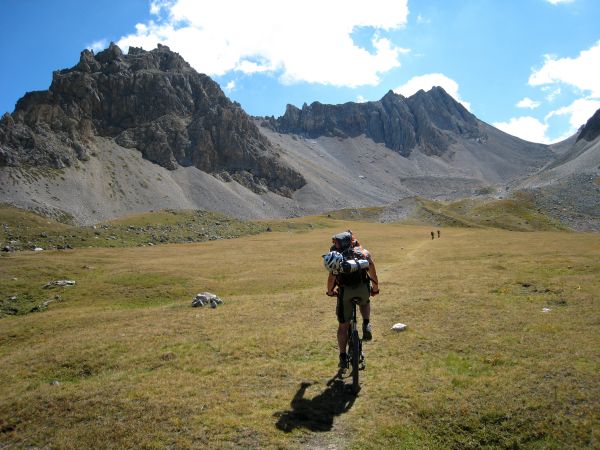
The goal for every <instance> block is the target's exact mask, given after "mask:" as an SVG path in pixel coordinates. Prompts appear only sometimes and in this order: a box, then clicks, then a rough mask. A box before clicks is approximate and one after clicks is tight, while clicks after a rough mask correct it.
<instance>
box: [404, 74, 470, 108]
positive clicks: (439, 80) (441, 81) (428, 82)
mask: <svg viewBox="0 0 600 450" xmlns="http://www.w3.org/2000/svg"><path fill="white" fill-rule="evenodd" d="M434 86H441V87H442V88H444V90H445V91H446V92H447V93H448V94H450V95H451V96H452V97H453V98H454V99H455V100H456V101H457V102H460V103H461V104H462V105H463V106H464V107H465V108H467V109H468V110H469V111H470V110H471V103H469V102H467V101H465V100H463V99H461V98H460V95H459V94H458V83H457V82H456V81H454V80H453V79H452V78H448V77H447V76H446V75H444V74H442V73H428V74H426V75H421V76H416V77H413V78H411V79H410V80H408V81H407V82H406V83H404V84H403V85H402V86H400V87H398V88H396V89H394V92H395V93H396V94H401V95H403V96H405V97H410V96H411V95H413V94H414V93H415V92H417V91H419V90H420V89H423V90H424V91H428V90H429V89H431V88H432V87H434Z"/></svg>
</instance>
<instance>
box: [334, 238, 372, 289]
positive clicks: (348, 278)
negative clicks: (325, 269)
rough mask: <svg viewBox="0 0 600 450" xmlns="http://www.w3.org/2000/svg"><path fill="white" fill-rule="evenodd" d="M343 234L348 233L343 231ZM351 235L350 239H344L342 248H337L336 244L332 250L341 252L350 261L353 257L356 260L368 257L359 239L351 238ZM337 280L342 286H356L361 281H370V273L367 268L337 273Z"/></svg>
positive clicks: (345, 259)
mask: <svg viewBox="0 0 600 450" xmlns="http://www.w3.org/2000/svg"><path fill="white" fill-rule="evenodd" d="M340 234H342V233H340ZM343 234H346V233H343ZM337 236H339V235H336V237H337ZM351 236H352V235H350V239H348V240H346V239H344V241H342V248H341V249H337V248H336V247H335V245H332V246H331V251H338V252H340V253H341V254H342V256H343V257H344V261H348V260H352V259H355V260H358V259H366V258H365V255H364V254H363V252H362V249H361V247H360V245H359V244H358V241H353V240H352V239H351ZM344 237H345V236H344ZM336 280H337V283H338V285H340V286H350V287H355V286H358V285H359V284H361V283H368V282H369V275H368V273H367V269H361V270H357V271H355V272H350V273H340V274H337V275H336Z"/></svg>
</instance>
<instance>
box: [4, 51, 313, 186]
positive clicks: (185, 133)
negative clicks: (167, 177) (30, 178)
mask: <svg viewBox="0 0 600 450" xmlns="http://www.w3.org/2000/svg"><path fill="white" fill-rule="evenodd" d="M95 136H100V137H104V138H109V139H114V141H115V142H116V143H117V144H119V145H121V146H123V147H126V148H131V149H137V150H139V151H140V152H141V153H142V154H143V156H144V157H145V158H146V159H148V160H150V161H152V162H154V163H156V164H159V165H161V166H163V167H165V168H167V169H171V170H173V169H176V168H177V167H179V166H195V167H197V168H198V169H201V170H203V171H205V172H208V173H212V174H215V175H217V176H220V177H221V178H222V179H224V180H225V181H229V180H231V179H234V180H236V181H238V182H239V183H241V184H243V185H245V186H246V187H248V188H250V189H252V190H254V191H255V192H265V191H266V190H271V191H274V192H277V193H279V194H282V195H286V196H290V195H291V193H292V192H293V191H294V190H296V189H299V188H300V187H302V186H303V185H304V184H305V180H304V178H303V177H302V175H301V174H299V173H298V172H296V171H295V170H293V169H291V168H290V167H288V166H286V165H285V164H284V163H283V162H282V161H281V160H280V159H279V156H278V154H277V153H276V151H275V150H274V148H273V147H272V145H271V143H270V142H269V141H268V140H267V139H266V138H265V137H264V136H263V135H262V134H261V133H260V132H259V130H258V128H257V127H256V125H255V124H254V122H253V121H252V119H251V118H250V117H249V116H248V115H247V114H246V113H245V112H244V110H243V109H242V108H241V107H240V105H239V104H237V103H235V102H232V101H230V100H229V99H228V98H227V97H226V96H225V94H224V93H223V91H222V90H221V88H220V87H219V85H218V84H217V83H215V82H214V81H213V80H212V79H211V78H210V77H208V76H206V75H203V74H199V73H198V72H196V71H195V70H194V69H192V68H191V67H190V65H189V64H188V63H187V62H186V61H185V60H184V59H183V58H182V57H181V56H180V55H179V54H177V53H175V52H172V51H171V50H170V49H169V48H168V47H166V46H163V45H160V44H159V46H158V48H156V49H155V50H152V51H145V50H143V49H140V48H130V50H129V53H128V54H124V53H123V52H122V51H121V49H120V48H119V47H118V46H116V45H115V44H112V43H111V45H110V47H109V48H107V49H106V50H104V51H102V52H100V53H98V54H97V55H95V54H94V53H93V52H91V51H89V50H84V51H83V52H82V53H81V57H80V60H79V63H78V64H77V65H75V66H74V67H72V68H70V69H64V70H59V71H56V72H54V74H53V77H52V84H51V86H50V88H49V89H48V90H47V91H37V92H29V93H27V94H26V95H25V96H24V97H23V98H21V99H20V100H19V101H18V102H17V105H16V108H15V111H14V112H13V113H12V114H5V115H4V116H3V117H2V118H1V119H0V167H2V166H20V165H29V166H42V167H43V166H46V167H52V168H64V167H66V166H71V165H73V164H74V163H75V162H76V161H78V160H79V161H86V160H88V159H89V158H91V157H93V156H94V154H95V152H96V151H97V149H96V148H95V147H94V139H93V138H94V137H95Z"/></svg>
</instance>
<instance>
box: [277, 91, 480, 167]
mask: <svg viewBox="0 0 600 450" xmlns="http://www.w3.org/2000/svg"><path fill="white" fill-rule="evenodd" d="M267 123H268V124H269V126H270V127H271V128H272V129H274V130H276V131H279V132H281V133H296V134H301V135H304V136H307V137H310V138H316V137H319V136H339V137H357V136H359V135H361V134H364V135H366V136H367V137H369V138H371V139H372V140H373V141H375V142H377V143H385V145H386V146H387V147H388V148H390V149H392V150H395V151H397V152H399V153H400V154H401V155H403V156H409V155H410V154H411V152H412V151H413V149H414V148H415V147H417V146H418V147H419V148H420V150H421V152H423V153H425V154H426V155H437V156H440V155H442V154H443V153H445V152H446V151H447V150H448V148H449V146H450V145H451V144H453V143H455V142H456V139H455V137H456V136H461V137H464V138H467V139H479V140H485V139H486V135H485V133H484V132H482V131H481V130H480V127H479V124H478V120H477V118H476V117H475V116H474V115H473V114H471V113H470V112H469V111H467V110H466V109H465V108H464V107H463V106H462V105H461V104H460V103H458V102H456V101H455V100H454V99H453V98H452V97H451V96H450V95H448V94H447V93H446V91H444V89H442V88H441V87H434V88H433V89H431V90H430V91H428V92H425V91H422V90H421V91H419V92H417V93H416V94H414V95H412V96H411V97H408V98H406V97H403V96H402V95H397V94H395V93H394V92H392V91H389V92H388V93H387V94H386V95H385V96H384V97H383V98H382V99H381V100H379V101H376V102H366V103H352V102H350V103H345V104H343V105H324V104H321V103H319V102H314V103H312V104H311V105H306V104H304V106H303V107H302V109H298V108H296V107H295V106H293V105H287V108H286V111H285V114H284V115H283V116H282V117H279V118H278V119H271V120H269V121H268V122H267Z"/></svg>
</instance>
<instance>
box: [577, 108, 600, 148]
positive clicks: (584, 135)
mask: <svg viewBox="0 0 600 450" xmlns="http://www.w3.org/2000/svg"><path fill="white" fill-rule="evenodd" d="M598 136H600V109H598V110H597V111H596V112H595V113H594V115H593V116H592V117H590V118H589V120H588V121H587V122H586V124H585V126H584V127H583V129H582V130H581V132H580V133H579V136H577V141H580V140H581V139H584V140H586V141H588V142H590V141H593V140H594V139H596V138H597V137H598Z"/></svg>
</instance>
